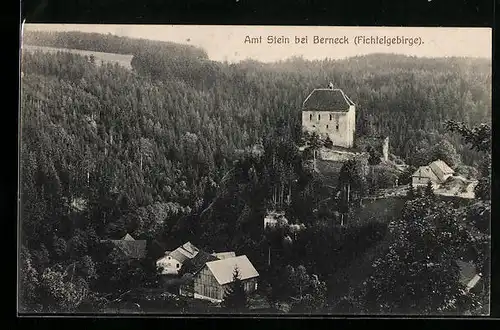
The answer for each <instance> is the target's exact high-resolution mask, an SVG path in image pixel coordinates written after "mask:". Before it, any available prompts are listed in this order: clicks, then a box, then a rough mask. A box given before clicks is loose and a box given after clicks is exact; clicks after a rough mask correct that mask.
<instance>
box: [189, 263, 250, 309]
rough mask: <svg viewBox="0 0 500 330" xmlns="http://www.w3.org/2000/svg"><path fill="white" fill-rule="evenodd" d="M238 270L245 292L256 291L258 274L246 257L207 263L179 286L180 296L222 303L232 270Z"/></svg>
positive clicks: (230, 280) (231, 280) (231, 279)
mask: <svg viewBox="0 0 500 330" xmlns="http://www.w3.org/2000/svg"><path fill="white" fill-rule="evenodd" d="M235 268H238V271H239V274H240V280H241V281H242V283H243V286H244V288H245V291H246V292H247V293H252V292H254V291H255V290H257V281H258V278H259V273H258V272H257V270H256V269H255V268H254V266H253V265H252V263H251V262H250V260H248V258H247V256H245V255H242V256H238V257H233V258H227V259H222V260H215V261H210V262H207V263H206V264H205V265H204V267H203V268H202V269H201V270H200V271H199V272H197V273H195V274H193V277H192V278H191V279H190V280H189V281H188V282H187V283H185V284H183V285H182V286H181V289H180V294H181V295H184V296H191V297H194V298H198V299H204V300H210V301H212V302H222V300H223V299H224V293H225V291H226V288H227V287H228V286H229V285H230V284H231V283H232V282H233V272H234V269H235Z"/></svg>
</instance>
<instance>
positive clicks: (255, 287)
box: [253, 282, 257, 290]
mask: <svg viewBox="0 0 500 330" xmlns="http://www.w3.org/2000/svg"><path fill="white" fill-rule="evenodd" d="M253 289H254V290H257V282H255V285H254V287H253Z"/></svg>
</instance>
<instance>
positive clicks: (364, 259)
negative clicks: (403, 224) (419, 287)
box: [332, 197, 404, 301]
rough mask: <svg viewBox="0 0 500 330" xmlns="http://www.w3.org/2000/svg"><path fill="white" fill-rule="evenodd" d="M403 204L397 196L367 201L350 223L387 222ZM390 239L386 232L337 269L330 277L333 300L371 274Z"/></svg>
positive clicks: (396, 215)
mask: <svg viewBox="0 0 500 330" xmlns="http://www.w3.org/2000/svg"><path fill="white" fill-rule="evenodd" d="M403 205H404V200H403V199H401V198H397V197H390V198H384V199H377V200H374V201H371V202H368V203H366V204H365V206H364V207H363V208H362V209H360V210H359V213H358V216H357V218H358V220H357V221H358V222H357V223H355V224H351V225H356V226H361V225H363V224H366V223H369V222H372V221H378V222H383V223H389V221H391V220H392V219H393V218H394V217H398V216H399V214H400V212H401V209H402V207H403ZM390 240H391V238H390V235H389V233H387V234H386V235H385V236H384V238H383V239H382V240H381V241H379V242H378V243H377V244H376V245H374V246H372V247H370V248H369V249H368V250H367V251H365V253H363V254H362V255H360V257H359V258H356V259H354V260H353V261H352V262H351V263H350V264H349V265H348V266H347V267H344V268H341V269H338V271H337V272H336V273H335V274H334V275H333V277H332V281H333V283H334V285H333V288H334V290H333V296H334V300H335V301H337V300H338V299H340V298H341V297H342V296H344V295H345V294H347V293H348V291H349V290H352V289H354V288H356V287H358V286H360V285H362V283H363V281H364V280H365V279H366V278H368V277H369V276H370V274H371V271H372V263H373V261H374V260H375V259H376V258H377V257H380V256H382V255H384V254H385V252H386V251H387V249H388V247H389V244H390Z"/></svg>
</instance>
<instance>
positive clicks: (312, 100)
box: [302, 88, 354, 112]
mask: <svg viewBox="0 0 500 330" xmlns="http://www.w3.org/2000/svg"><path fill="white" fill-rule="evenodd" d="M351 105H354V102H352V101H351V99H350V98H349V97H348V96H347V95H345V93H344V92H343V91H342V90H341V89H338V88H316V89H314V90H313V91H312V92H311V94H309V96H308V97H307V98H306V99H305V101H304V103H303V104H302V110H303V111H332V112H347V111H349V107H350V106H351Z"/></svg>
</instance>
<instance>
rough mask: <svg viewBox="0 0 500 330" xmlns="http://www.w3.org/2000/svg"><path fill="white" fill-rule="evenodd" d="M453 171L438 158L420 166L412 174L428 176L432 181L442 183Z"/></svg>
mask: <svg viewBox="0 0 500 330" xmlns="http://www.w3.org/2000/svg"><path fill="white" fill-rule="evenodd" d="M453 173H455V171H453V170H452V169H451V168H450V167H449V166H448V165H447V164H446V163H445V162H443V161H442V160H440V159H438V160H436V161H433V162H432V163H430V164H429V165H427V166H420V167H419V168H418V170H416V171H415V173H413V175H412V176H420V177H426V178H430V179H431V180H432V181H436V182H440V183H443V182H444V181H445V180H446V179H447V176H448V175H452V174H453Z"/></svg>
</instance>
